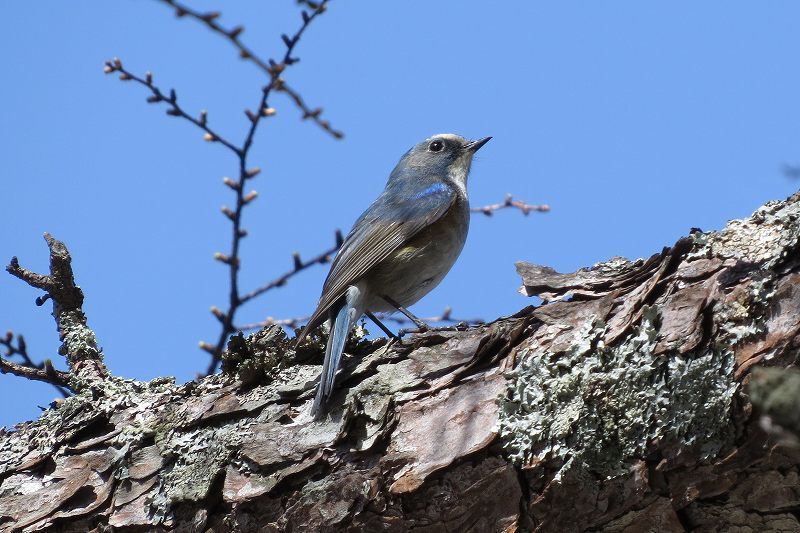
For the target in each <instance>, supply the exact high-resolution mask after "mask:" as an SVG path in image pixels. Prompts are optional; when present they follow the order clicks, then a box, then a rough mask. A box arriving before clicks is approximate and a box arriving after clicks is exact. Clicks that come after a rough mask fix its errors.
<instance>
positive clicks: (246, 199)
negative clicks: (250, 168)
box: [242, 191, 258, 204]
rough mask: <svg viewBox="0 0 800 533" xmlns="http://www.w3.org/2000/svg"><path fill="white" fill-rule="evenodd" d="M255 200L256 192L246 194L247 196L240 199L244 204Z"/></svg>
mask: <svg viewBox="0 0 800 533" xmlns="http://www.w3.org/2000/svg"><path fill="white" fill-rule="evenodd" d="M256 198H258V192H256V191H250V192H249V193H247V196H245V197H244V198H242V201H243V202H244V203H246V204H249V203H250V202H252V201H253V200H255V199H256Z"/></svg>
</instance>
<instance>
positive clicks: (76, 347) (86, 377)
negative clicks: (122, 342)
mask: <svg viewBox="0 0 800 533" xmlns="http://www.w3.org/2000/svg"><path fill="white" fill-rule="evenodd" d="M44 239H45V241H47V246H48V247H49V248H50V275H44V274H36V273H35V272H31V271H30V270H28V269H26V268H23V267H22V266H20V264H19V261H18V260H17V258H16V257H12V258H11V263H10V264H9V265H8V266H7V267H6V270H7V271H8V272H9V273H10V274H11V275H12V276H15V277H17V278H19V279H21V280H23V281H24V282H26V283H27V284H28V285H30V286H32V287H35V288H37V289H42V290H44V291H45V292H47V294H48V296H49V299H51V300H52V301H53V317H55V319H56V326H57V327H58V332H59V337H60V338H61V341H62V344H61V347H60V348H59V351H58V352H59V353H60V354H61V355H63V356H64V357H66V359H67V363H68V364H69V368H70V375H71V376H74V377H76V378H78V379H77V380H75V385H72V386H71V387H72V388H76V387H77V388H81V387H83V386H90V387H91V386H92V385H94V384H95V383H97V382H101V381H104V380H105V379H106V378H108V370H107V369H106V366H105V364H104V363H103V355H102V353H101V351H100V349H99V348H98V346H97V341H96V339H95V335H94V332H93V331H92V330H91V329H89V327H88V326H87V325H86V315H84V314H83V308H82V306H83V292H82V291H81V289H80V287H78V286H76V285H75V278H74V275H73V273H72V258H71V257H70V255H69V251H68V250H67V247H66V246H64V243H62V242H61V241H58V240H56V239H54V238H53V237H52V236H51V235H50V234H49V233H45V234H44ZM46 299H47V298H44V299H37V303H38V302H42V301H44V300H46ZM45 366H46V365H45ZM44 370H45V372H46V373H47V374H52V372H47V371H46V369H44ZM9 371H11V370H10V369H9ZM37 379H39V378H37ZM59 384H60V383H59Z"/></svg>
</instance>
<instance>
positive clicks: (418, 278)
mask: <svg viewBox="0 0 800 533" xmlns="http://www.w3.org/2000/svg"><path fill="white" fill-rule="evenodd" d="M490 139H491V137H484V138H482V139H479V140H475V141H470V140H467V139H465V138H464V137H461V136H459V135H455V134H452V133H444V134H437V135H433V136H431V137H429V138H427V139H425V140H424V141H421V142H419V143H417V144H416V145H414V146H413V147H411V149H410V150H408V151H407V152H406V153H405V154H404V155H403V156H402V157H401V158H400V161H399V162H398V163H397V165H396V166H395V167H394V170H392V172H391V174H389V179H388V181H387V182H386V186H385V188H384V190H383V192H382V193H381V194H380V196H378V198H377V199H376V200H375V201H374V202H373V203H372V205H370V206H369V207H368V208H367V210H366V211H364V212H363V213H362V214H361V216H360V217H359V218H358V219H357V220H356V222H355V224H353V228H352V229H351V230H350V232H349V233H348V235H347V237H345V239H344V241H343V243H342V246H341V248H340V249H339V252H338V253H337V254H336V257H335V258H334V260H333V262H332V263H331V268H330V271H329V273H328V276H327V278H326V279H325V283H324V285H323V288H322V295H321V296H320V299H319V303H318V304H317V308H316V310H315V311H314V314H313V315H311V318H310V319H309V320H308V323H307V325H306V327H305V328H304V329H303V330H302V332H301V333H300V334H299V335H298V337H297V341H296V345H299V344H300V343H301V342H302V341H303V339H304V338H305V337H306V336H307V335H308V334H309V333H310V332H311V331H313V330H314V329H315V328H317V327H318V326H319V325H321V324H322V323H324V322H325V321H326V320H329V321H330V335H329V337H328V342H327V345H326V347H325V359H324V361H323V365H322V373H321V375H320V380H319V385H318V386H317V391H316V395H315V397H314V402H313V404H312V406H311V414H312V416H313V417H314V418H315V419H319V418H321V417H322V416H323V415H324V412H325V409H326V407H327V403H328V401H329V399H330V397H331V395H332V394H333V392H334V382H335V379H336V371H337V370H338V368H339V365H340V363H341V358H342V352H343V351H344V347H345V343H346V341H347V338H348V336H349V334H350V329H351V328H352V327H353V325H354V324H355V323H356V321H358V319H359V318H361V316H362V315H364V314H367V315H368V316H369V317H370V318H372V319H374V316H373V315H372V313H375V312H381V311H395V310H399V311H402V312H404V313H406V314H407V315H408V316H409V317H410V318H412V320H414V322H415V323H416V324H417V325H418V326H420V327H421V328H422V327H424V323H421V322H420V321H419V320H418V319H416V317H414V316H413V315H411V314H410V313H408V312H407V311H406V310H405V307H408V306H410V305H412V304H414V303H416V302H417V301H419V300H420V299H421V298H422V297H423V296H425V295H426V294H428V293H429V292H430V291H431V290H433V288H434V287H436V286H437V285H438V284H439V282H441V281H442V279H443V278H444V277H445V275H446V274H447V273H448V272H449V271H450V268H451V267H452V266H453V264H454V263H455V261H456V259H457V258H458V256H459V255H460V254H461V250H462V248H463V247H464V242H465V241H466V238H467V232H468V230H469V219H470V210H469V198H468V195H467V177H468V176H469V172H470V168H471V166H472V159H473V156H474V155H475V152H477V151H478V150H479V149H480V148H481V147H482V146H483V145H484V144H486V143H487V142H489V140H490ZM374 320H376V319H374ZM376 322H377V320H376ZM377 323H378V325H379V326H381V329H383V330H384V331H385V332H387V333H389V334H391V332H390V331H389V330H388V329H387V328H385V326H383V325H382V324H380V323H379V322H377Z"/></svg>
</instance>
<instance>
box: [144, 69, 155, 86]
mask: <svg viewBox="0 0 800 533" xmlns="http://www.w3.org/2000/svg"><path fill="white" fill-rule="evenodd" d="M144 81H145V83H147V85H153V73H152V72H150V71H149V70H148V71H147V72H145V73H144Z"/></svg>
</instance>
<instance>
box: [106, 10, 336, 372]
mask: <svg viewBox="0 0 800 533" xmlns="http://www.w3.org/2000/svg"><path fill="white" fill-rule="evenodd" d="M161 1H163V2H164V3H166V4H168V5H170V6H171V7H173V8H174V9H175V12H176V14H177V15H178V16H189V17H192V18H194V19H196V20H198V21H201V22H202V23H204V24H205V25H206V26H207V27H208V28H209V29H211V30H212V31H213V32H215V33H217V34H220V35H223V36H224V37H225V38H226V39H227V40H228V41H230V42H231V43H232V44H233V45H234V46H235V47H236V48H237V49H238V50H239V55H240V56H241V57H242V58H244V59H248V60H250V61H252V62H253V63H254V64H256V65H258V67H259V68H260V69H262V70H263V71H264V72H265V73H266V74H267V75H268V76H269V83H267V84H266V85H265V86H264V87H263V88H262V89H261V95H260V98H259V101H258V105H257V106H256V108H255V111H251V110H249V109H246V110H245V115H246V116H247V118H248V119H249V121H250V126H249V127H248V128H247V132H246V135H245V137H244V140H243V141H242V143H241V144H240V145H236V144H234V143H233V142H230V141H229V140H227V139H225V138H224V137H222V136H221V135H220V134H218V133H217V132H216V131H214V130H212V129H211V128H210V127H209V126H208V122H207V115H206V113H205V111H203V112H202V113H201V114H200V116H199V117H193V116H192V115H190V114H188V113H187V112H186V111H184V110H183V109H182V108H181V107H180V106H179V105H178V103H177V95H176V92H175V90H174V89H172V90H170V92H169V95H166V94H165V93H164V91H162V90H161V89H159V88H158V87H157V86H155V85H154V84H153V78H152V75H151V74H149V73H148V74H147V75H146V76H145V77H144V78H141V77H139V76H136V75H134V74H133V73H131V72H130V71H128V70H126V69H125V68H124V67H123V66H122V62H121V61H120V60H119V59H114V60H112V61H109V62H107V63H106V65H105V72H107V73H109V74H110V73H115V72H119V73H120V79H121V80H122V81H136V82H138V83H139V84H141V85H144V86H145V87H147V88H148V89H149V90H150V92H151V93H152V95H151V96H150V97H149V98H148V99H147V101H148V102H151V103H161V102H163V103H165V104H167V105H168V106H169V109H168V110H167V113H168V114H169V115H171V116H176V117H181V118H184V119H186V120H188V121H189V122H191V123H192V124H194V125H195V126H197V127H199V128H200V129H202V130H203V131H204V132H205V139H206V140H207V141H211V142H219V143H221V144H222V145H224V146H225V147H226V148H228V149H229V150H230V151H231V152H233V153H234V154H235V155H236V158H237V162H238V167H239V168H238V171H239V177H238V179H237V180H234V179H231V178H228V177H225V178H223V182H224V183H225V185H227V186H228V187H230V188H231V189H232V190H233V192H234V193H235V196H236V203H235V206H234V207H233V209H231V208H229V207H227V206H223V207H222V213H223V214H224V215H225V216H226V217H227V218H228V219H229V220H230V221H231V223H232V239H231V249H230V251H229V252H228V253H227V254H226V253H222V252H217V253H215V254H214V258H215V259H216V260H218V261H220V262H222V263H224V264H225V265H227V266H228V273H229V286H230V292H229V298H228V306H227V310H224V311H223V310H221V309H219V308H218V307H216V306H215V307H212V308H211V312H212V313H213V314H214V316H215V317H216V318H217V319H218V320H219V322H220V324H221V326H222V327H221V331H220V334H219V338H218V340H217V342H216V343H215V344H213V345H212V344H209V343H207V342H204V341H203V342H200V347H201V348H202V349H204V350H205V351H207V352H209V353H210V354H211V362H210V363H209V366H208V369H207V373H208V374H211V373H213V372H214V371H215V370H216V368H217V366H218V364H219V361H220V356H221V354H222V350H223V349H224V347H225V343H226V342H227V339H228V337H229V336H230V335H231V334H232V333H233V332H234V331H235V328H234V322H233V321H234V317H235V315H236V312H237V311H238V309H239V307H241V305H242V304H243V303H245V302H247V301H249V300H251V299H252V298H254V297H255V296H258V295H259V294H263V293H264V292H266V291H267V290H269V289H270V288H272V287H271V286H266V287H261V288H259V289H256V290H255V291H252V292H251V293H249V294H246V295H244V296H242V295H241V293H240V292H239V269H240V267H241V259H240V255H239V250H240V246H241V240H242V238H243V237H245V236H246V235H247V231H246V230H245V229H244V228H243V227H242V212H243V210H244V207H245V206H246V205H248V204H250V203H251V202H252V201H253V200H255V199H256V197H257V196H258V194H257V193H256V191H250V192H247V193H245V185H246V182H247V181H248V180H251V179H253V178H255V177H256V176H257V175H258V174H259V173H260V169H259V168H258V167H250V166H249V164H248V156H249V154H250V148H251V147H252V146H253V141H254V139H255V134H256V131H257V130H258V127H259V125H260V124H261V122H262V120H263V119H264V118H265V117H270V116H272V115H274V114H275V109H274V108H272V107H269V105H268V100H269V97H270V95H271V94H272V91H273V90H276V91H286V84H285V82H284V80H283V78H281V73H282V72H284V70H286V67H288V66H290V65H293V64H294V63H296V62H297V61H299V59H298V58H296V57H294V55H293V54H294V50H295V47H296V46H297V43H298V42H299V41H300V38H301V37H302V35H303V33H304V32H305V31H306V29H307V28H308V26H309V25H310V24H311V22H312V21H313V20H314V19H315V18H317V17H318V16H319V15H320V14H321V13H323V12H324V11H325V8H326V4H327V2H328V0H323V1H321V2H320V3H319V4H318V5H317V7H316V8H315V9H314V11H313V12H311V13H308V12H306V11H303V12H302V24H301V25H300V27H299V29H298V30H297V31H296V32H295V33H294V34H293V35H292V36H291V37H290V36H288V35H286V34H284V35H281V38H282V40H283V42H284V44H285V45H286V50H285V52H284V54H283V57H282V58H281V60H280V61H278V62H276V61H274V60H272V59H270V60H269V61H263V60H262V59H260V58H259V57H258V56H257V55H255V54H254V53H253V51H252V50H250V48H248V47H247V46H245V45H244V44H243V43H242V41H241V40H240V35H241V33H242V31H243V28H242V27H236V28H233V29H230V30H228V29H225V28H223V27H222V26H221V25H220V24H219V23H218V22H217V18H219V16H220V14H219V13H218V12H211V13H200V12H197V11H194V10H192V9H190V8H188V7H187V6H184V5H182V4H179V3H178V2H176V1H174V0H161ZM289 91H291V89H290V90H289ZM292 94H294V95H295V96H293V97H292V98H293V99H294V100H295V103H296V104H297V105H298V106H299V107H300V108H301V109H303V111H304V113H306V111H307V112H308V117H306V118H314V119H315V121H316V122H317V123H318V124H320V125H321V126H323V127H324V128H325V129H326V130H328V131H329V132H331V133H332V134H334V136H335V137H341V135H340V134H339V133H338V132H334V130H332V129H330V125H329V124H327V123H323V121H320V120H319V112H318V111H316V110H308V109H307V108H306V107H305V104H303V101H302V98H300V97H299V95H296V93H292V92H290V96H292ZM339 245H341V237H339V239H338V240H337V245H336V248H338V247H339ZM334 251H335V249H334ZM330 253H332V252H330ZM325 255H329V254H325ZM325 260H327V259H325ZM319 261H320V260H317V262H319ZM297 262H298V260H297V259H296V260H295V265H296V269H295V270H294V271H292V272H290V273H288V274H286V275H284V276H282V277H281V278H279V279H278V280H277V282H276V283H278V284H283V283H285V282H286V279H288V278H289V277H291V276H292V275H294V274H296V272H297V271H299V270H302V269H303V268H306V267H307V266H310V264H315V263H314V262H313V260H312V262H311V263H310V264H309V265H301V268H297ZM276 286H278V285H276Z"/></svg>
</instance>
